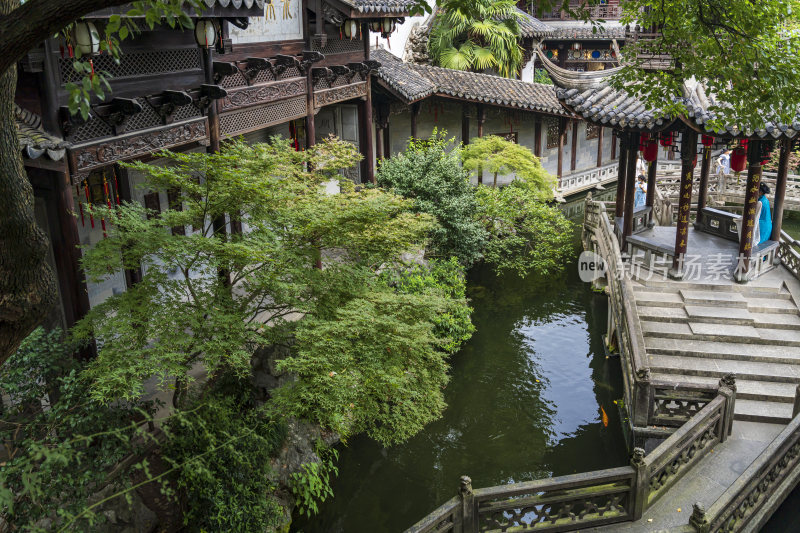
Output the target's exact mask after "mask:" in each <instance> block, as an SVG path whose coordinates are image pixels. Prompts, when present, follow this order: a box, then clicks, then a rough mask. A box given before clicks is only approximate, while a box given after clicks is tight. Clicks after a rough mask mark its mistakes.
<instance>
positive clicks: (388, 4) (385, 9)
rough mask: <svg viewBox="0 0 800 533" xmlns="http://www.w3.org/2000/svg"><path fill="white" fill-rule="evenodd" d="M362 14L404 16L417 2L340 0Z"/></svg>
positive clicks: (401, 0) (411, 0) (405, 0)
mask: <svg viewBox="0 0 800 533" xmlns="http://www.w3.org/2000/svg"><path fill="white" fill-rule="evenodd" d="M340 1H341V2H342V3H343V4H345V5H348V6H350V7H352V8H353V9H355V10H356V11H359V12H361V13H376V14H403V13H408V10H409V9H410V8H411V6H413V5H414V4H415V3H416V2H414V1H413V0H340Z"/></svg>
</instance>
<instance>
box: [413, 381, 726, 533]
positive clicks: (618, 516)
mask: <svg viewBox="0 0 800 533" xmlns="http://www.w3.org/2000/svg"><path fill="white" fill-rule="evenodd" d="M716 392H717V394H715V395H714V397H713V398H712V399H711V400H710V401H709V402H707V403H706V404H705V406H704V407H702V409H700V410H699V411H697V412H696V413H694V415H693V416H691V417H690V418H688V419H686V422H685V424H683V426H681V428H680V429H678V430H677V431H675V432H674V433H673V434H672V435H671V436H670V437H669V438H668V439H666V440H665V441H664V442H662V443H661V444H660V445H659V446H658V447H656V449H655V450H653V452H652V453H651V454H650V455H648V456H646V457H645V452H644V450H643V449H641V448H636V449H634V453H633V457H632V458H631V463H630V465H629V466H623V467H619V468H610V469H607V470H599V471H595V472H587V473H583V474H573V475H568V476H560V477H555V478H551V479H541V480H536V481H528V482H522V483H512V484H509V485H503V486H499V487H489V488H484V489H476V490H473V489H472V481H471V480H470V479H469V478H468V477H466V476H464V477H462V478H461V488H460V494H459V496H457V497H455V498H452V499H451V500H449V501H448V502H447V503H445V504H444V505H442V506H441V507H439V508H438V509H436V510H435V511H433V512H432V513H431V514H429V515H428V516H426V517H425V518H423V519H422V520H420V521H419V522H418V523H417V524H415V525H414V526H412V527H411V528H410V529H408V530H407V531H406V533H444V532H453V533H499V532H504V531H520V530H526V531H527V530H536V531H577V530H581V529H585V528H591V527H597V526H601V525H607V524H615V523H620V522H630V521H635V520H638V519H639V518H641V517H642V514H643V513H644V511H645V510H646V509H647V508H648V507H649V506H650V505H652V504H653V503H654V502H655V501H656V500H657V499H658V498H659V497H660V496H661V495H662V494H663V493H664V492H666V491H667V490H668V489H669V488H670V487H671V486H672V485H674V484H675V483H676V482H677V481H678V480H679V479H681V478H682V477H683V476H684V475H686V474H687V473H688V472H689V471H690V470H691V468H692V466H694V465H695V464H696V463H697V462H698V461H699V460H700V459H701V458H702V457H703V456H705V455H706V454H707V453H708V452H709V451H710V450H711V449H712V447H713V446H714V445H716V444H717V443H719V442H722V441H724V440H725V439H726V438H727V436H728V434H729V432H730V427H731V423H732V421H733V404H734V402H735V393H734V385H733V381H732V380H730V379H727V378H726V379H724V380H722V381H721V382H720V386H719V388H718V389H716Z"/></svg>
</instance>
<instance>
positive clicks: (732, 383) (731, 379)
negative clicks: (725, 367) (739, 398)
mask: <svg viewBox="0 0 800 533" xmlns="http://www.w3.org/2000/svg"><path fill="white" fill-rule="evenodd" d="M719 393H720V394H722V395H723V396H725V411H724V413H723V417H722V421H721V424H722V427H721V428H720V432H719V441H720V442H725V441H726V440H728V436H729V435H730V434H731V431H732V430H733V409H734V406H735V404H736V375H735V374H726V375H725V376H723V377H722V378H720V380H719Z"/></svg>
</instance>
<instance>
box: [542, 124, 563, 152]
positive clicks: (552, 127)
mask: <svg viewBox="0 0 800 533" xmlns="http://www.w3.org/2000/svg"><path fill="white" fill-rule="evenodd" d="M545 125H546V126H547V147H548V148H558V137H559V133H560V132H559V131H558V119H557V118H548V119H547V122H545Z"/></svg>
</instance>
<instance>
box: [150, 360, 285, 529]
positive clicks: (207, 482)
mask: <svg viewBox="0 0 800 533" xmlns="http://www.w3.org/2000/svg"><path fill="white" fill-rule="evenodd" d="M222 381H228V384H227V386H220V385H219V384H217V386H215V388H214V390H213V392H212V393H211V394H208V395H207V396H206V397H205V398H200V399H198V400H197V401H196V404H195V405H194V406H193V407H192V409H190V410H189V411H181V410H178V411H176V412H175V413H174V414H173V415H172V416H171V417H170V419H169V421H168V423H167V425H166V427H165V431H166V433H167V435H168V439H167V441H166V443H165V445H164V446H163V448H162V450H163V457H164V459H165V460H166V462H167V463H168V464H170V465H171V466H172V467H173V468H175V471H174V474H173V476H174V479H175V486H176V487H177V488H178V489H179V490H180V491H181V492H180V493H181V494H184V495H185V499H186V510H185V513H184V523H185V524H186V525H187V526H190V527H191V530H192V531H241V532H253V533H256V532H263V531H266V530H268V529H269V528H270V527H275V526H277V525H279V524H280V523H281V522H282V519H283V516H284V512H283V508H282V507H281V505H280V504H279V503H278V501H277V500H276V499H275V498H274V496H273V492H274V490H275V488H276V487H275V484H274V482H272V481H271V479H272V478H273V476H272V469H271V467H270V461H271V458H272V457H274V456H275V455H276V453H277V451H278V450H279V449H280V447H281V445H282V443H283V441H284V439H285V437H286V426H285V425H284V424H282V423H279V422H275V421H272V420H270V419H269V418H267V417H265V416H264V415H263V413H262V412H261V410H258V409H254V408H253V405H252V403H251V402H250V401H249V398H248V394H246V391H249V390H250V385H249V382H247V381H239V380H238V379H236V378H235V376H231V375H225V376H223V377H222Z"/></svg>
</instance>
